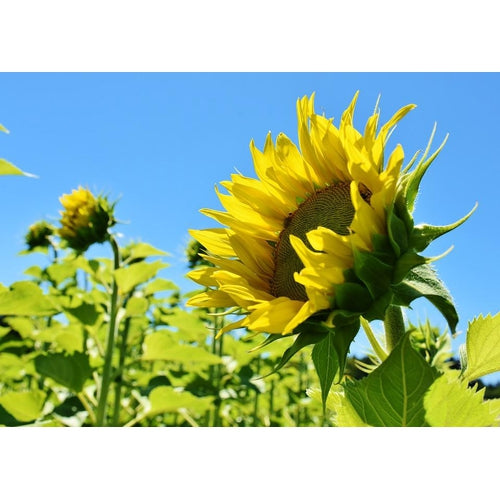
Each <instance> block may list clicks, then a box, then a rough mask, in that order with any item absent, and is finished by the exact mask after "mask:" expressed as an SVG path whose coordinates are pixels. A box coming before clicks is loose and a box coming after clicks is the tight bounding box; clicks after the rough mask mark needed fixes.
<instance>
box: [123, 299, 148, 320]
mask: <svg viewBox="0 0 500 500" xmlns="http://www.w3.org/2000/svg"><path fill="white" fill-rule="evenodd" d="M148 308H149V301H148V299H145V298H144V297H130V299H128V300H127V305H126V306H125V316H124V317H125V318H127V317H132V316H143V315H144V314H146V311H147V310H148Z"/></svg>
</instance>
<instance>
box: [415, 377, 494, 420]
mask: <svg viewBox="0 0 500 500" xmlns="http://www.w3.org/2000/svg"><path fill="white" fill-rule="evenodd" d="M484 391H485V389H484V388H483V389H481V390H480V391H476V390H475V389H473V388H469V387H468V383H467V381H466V380H460V379H459V372H458V370H450V371H449V372H447V373H445V374H443V375H442V376H441V377H439V378H438V379H437V380H436V381H435V382H434V383H433V384H432V385H431V387H430V388H429V390H428V392H427V394H426V395H425V397H424V407H425V411H426V413H425V419H426V420H427V423H428V424H429V425H431V426H432V427H490V426H498V425H499V423H500V420H499V419H500V400H498V399H493V400H489V401H483V395H484Z"/></svg>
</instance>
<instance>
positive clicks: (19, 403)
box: [0, 389, 45, 422]
mask: <svg viewBox="0 0 500 500" xmlns="http://www.w3.org/2000/svg"><path fill="white" fill-rule="evenodd" d="M44 401H45V393H44V392H43V391H40V390H38V389H35V390H32V391H22V392H7V393H5V394H3V395H2V396H0V405H2V406H3V407H4V409H5V410H6V411H8V412H9V413H10V414H11V415H12V416H13V417H14V418H15V419H16V420H18V421H19V422H31V421H32V420H36V419H37V418H38V417H39V416H40V414H41V413H42V408H43V403H44Z"/></svg>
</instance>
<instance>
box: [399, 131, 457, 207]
mask: <svg viewBox="0 0 500 500" xmlns="http://www.w3.org/2000/svg"><path fill="white" fill-rule="evenodd" d="M435 133H436V125H435V124H434V128H433V129H432V133H431V137H430V139H429V142H428V143H427V147H426V149H425V152H424V154H423V156H422V158H421V159H420V161H419V162H418V165H417V166H416V167H415V169H414V170H413V171H412V172H410V173H408V174H406V175H405V176H404V180H403V183H402V187H403V189H402V193H401V194H402V196H403V198H404V201H405V205H406V207H407V210H408V212H409V213H412V212H413V209H414V208H415V200H416V198H417V194H418V189H419V187H420V182H421V181H422V178H423V176H424V174H425V172H427V169H428V168H429V167H430V165H431V163H432V162H433V161H434V160H435V159H436V157H437V155H438V154H439V153H440V152H441V150H442V149H443V148H444V145H445V144H446V141H447V140H448V135H446V137H445V138H444V141H443V142H442V143H441V145H440V146H439V147H438V148H437V149H436V151H434V153H433V154H432V155H431V156H430V157H429V158H428V159H426V158H427V155H428V154H429V151H430V148H431V144H432V140H433V139H434V134H435Z"/></svg>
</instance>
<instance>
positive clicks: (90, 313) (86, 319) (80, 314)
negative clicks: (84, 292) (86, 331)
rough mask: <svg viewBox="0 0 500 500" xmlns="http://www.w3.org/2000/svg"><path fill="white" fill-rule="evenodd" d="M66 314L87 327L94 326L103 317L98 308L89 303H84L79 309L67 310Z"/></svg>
mask: <svg viewBox="0 0 500 500" xmlns="http://www.w3.org/2000/svg"><path fill="white" fill-rule="evenodd" d="M66 313H68V314H69V315H71V316H73V317H74V318H75V319H77V320H78V321H79V322H80V323H82V324H84V325H87V326H94V325H95V324H96V323H97V321H98V320H99V318H100V316H101V313H100V311H99V310H98V309H97V307H96V306H95V305H94V304H89V303H88V302H82V303H81V304H80V305H79V306H78V307H72V308H67V309H66Z"/></svg>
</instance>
